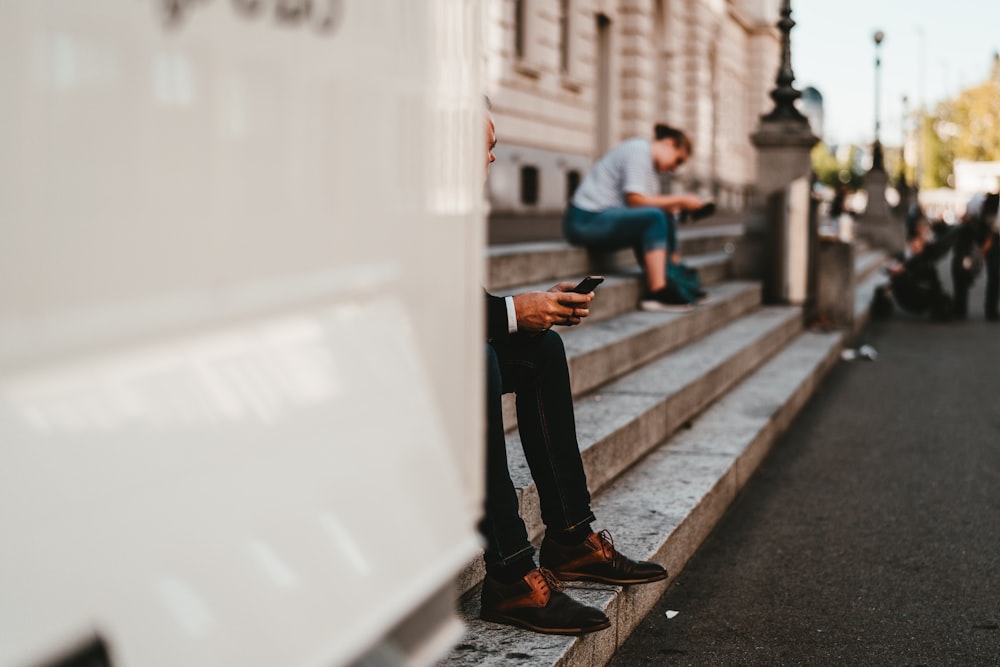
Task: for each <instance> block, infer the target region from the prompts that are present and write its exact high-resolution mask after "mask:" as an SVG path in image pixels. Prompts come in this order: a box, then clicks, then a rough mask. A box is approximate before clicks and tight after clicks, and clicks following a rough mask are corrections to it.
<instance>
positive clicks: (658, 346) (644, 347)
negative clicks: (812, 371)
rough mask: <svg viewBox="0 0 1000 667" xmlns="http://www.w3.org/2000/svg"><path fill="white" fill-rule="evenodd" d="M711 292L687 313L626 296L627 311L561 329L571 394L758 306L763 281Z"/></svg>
mask: <svg viewBox="0 0 1000 667" xmlns="http://www.w3.org/2000/svg"><path fill="white" fill-rule="evenodd" d="M599 289H600V290H601V299H605V298H608V296H609V295H608V294H606V293H605V290H604V285H601V287H600V288H599ZM710 291H711V300H710V301H708V302H707V303H705V304H702V305H700V306H698V307H697V308H695V309H694V310H693V311H691V312H688V313H645V312H641V311H637V310H635V302H634V301H628V302H626V303H631V306H630V307H629V309H628V312H626V313H624V314H619V315H617V316H615V317H613V318H609V319H604V320H602V321H597V322H589V321H588V322H586V323H584V324H581V325H579V326H577V327H570V328H562V329H560V331H559V333H560V335H561V336H562V338H563V344H564V345H565V346H566V356H567V359H568V362H569V372H570V386H571V388H572V391H573V396H574V397H579V396H582V395H583V394H585V393H586V392H588V391H590V390H592V389H594V388H595V387H598V386H600V385H602V384H604V383H606V382H609V381H611V380H613V379H615V378H617V377H619V376H621V375H624V374H625V373H628V372H629V371H631V370H633V369H635V368H638V367H639V366H641V365H642V364H644V363H646V362H647V361H649V360H651V359H654V358H656V357H658V356H660V355H662V354H665V353H666V352H669V351H671V350H674V349H677V348H679V347H681V346H683V345H686V344H687V343H689V342H691V341H693V340H695V339H697V338H698V337H700V336H703V335H705V334H707V333H709V332H710V331H713V330H715V329H717V328H718V327H720V326H722V325H723V324H725V323H727V322H730V321H731V320H733V319H734V318H737V317H740V316H741V315H743V314H745V313H747V312H750V311H751V310H753V309H754V308H757V307H758V306H759V305H760V299H761V290H760V284H759V283H753V282H743V281H733V282H725V283H718V284H716V285H714V286H712V289H711V290H710ZM612 298H622V299H625V298H630V297H626V296H619V297H612ZM595 301H596V299H595ZM503 401H504V403H503V405H504V424H505V427H506V428H507V430H511V429H513V428H514V427H515V426H516V425H517V417H516V415H515V411H514V397H513V395H510V394H505V395H504V398H503Z"/></svg>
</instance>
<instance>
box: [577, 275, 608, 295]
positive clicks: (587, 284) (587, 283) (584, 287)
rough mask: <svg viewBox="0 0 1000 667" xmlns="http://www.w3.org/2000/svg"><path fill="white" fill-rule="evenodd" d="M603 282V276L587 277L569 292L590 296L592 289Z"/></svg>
mask: <svg viewBox="0 0 1000 667" xmlns="http://www.w3.org/2000/svg"><path fill="white" fill-rule="evenodd" d="M603 282H604V276H587V277H586V278H584V279H583V280H581V281H580V283H579V284H578V285H577V286H576V287H574V288H573V289H572V290H570V291H571V292H576V293H577V294H590V293H591V292H593V291H594V288H595V287H597V286H598V285H600V284H601V283H603Z"/></svg>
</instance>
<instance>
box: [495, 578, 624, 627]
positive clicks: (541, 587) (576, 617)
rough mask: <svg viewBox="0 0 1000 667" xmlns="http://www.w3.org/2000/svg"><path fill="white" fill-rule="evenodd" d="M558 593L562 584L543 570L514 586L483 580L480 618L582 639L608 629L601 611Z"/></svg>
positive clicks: (607, 623) (605, 618) (607, 621)
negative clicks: (586, 635)
mask: <svg viewBox="0 0 1000 667" xmlns="http://www.w3.org/2000/svg"><path fill="white" fill-rule="evenodd" d="M561 591H562V584H560V583H559V580H558V579H556V578H555V577H554V576H552V573H551V572H549V571H548V570H546V569H545V568H537V569H534V570H532V571H531V572H529V573H528V574H527V576H525V577H524V579H521V580H520V581H517V582H515V583H513V584H503V583H500V582H499V581H496V580H495V579H490V578H489V577H486V580H485V581H483V595H482V612H481V613H480V617H481V618H482V619H483V620H484V621H492V622H494V623H505V624H507V625H518V626H520V627H522V628H527V629H529V630H534V631H535V632H544V633H546V634H552V635H584V634H587V633H588V632H595V631H597V630H603V629H604V628H607V627H609V626H610V625H611V621H610V620H608V617H607V616H605V615H604V612H603V611H601V610H600V609H597V608H595V607H588V606H586V605H583V604H580V603H579V602H577V601H576V600H574V599H573V598H571V597H570V596H568V595H566V594H565V593H563V592H561Z"/></svg>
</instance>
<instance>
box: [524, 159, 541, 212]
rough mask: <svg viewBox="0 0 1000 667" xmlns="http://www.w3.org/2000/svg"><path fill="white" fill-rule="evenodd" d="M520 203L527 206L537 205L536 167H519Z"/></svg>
mask: <svg viewBox="0 0 1000 667" xmlns="http://www.w3.org/2000/svg"><path fill="white" fill-rule="evenodd" d="M521 203H522V204H525V205H527V206H534V205H535V204H537V203H538V167H532V166H530V165H529V166H524V167H521Z"/></svg>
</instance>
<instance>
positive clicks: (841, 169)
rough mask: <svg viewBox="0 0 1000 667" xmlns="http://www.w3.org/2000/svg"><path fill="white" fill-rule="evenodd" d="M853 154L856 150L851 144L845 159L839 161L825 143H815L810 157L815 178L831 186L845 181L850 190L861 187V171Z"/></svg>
mask: <svg viewBox="0 0 1000 667" xmlns="http://www.w3.org/2000/svg"><path fill="white" fill-rule="evenodd" d="M855 154H856V151H855V149H854V147H853V146H852V147H851V150H850V154H849V155H848V158H847V160H845V161H840V160H838V159H837V156H836V155H834V154H833V153H832V152H831V151H830V149H829V148H828V147H827V145H826V144H825V143H823V142H820V143H818V144H816V146H814V147H813V149H812V153H811V156H810V157H811V159H812V169H813V171H814V172H815V173H816V178H817V180H819V182H820V183H822V184H823V185H828V186H830V187H831V188H836V187H837V186H838V185H839V184H840V183H846V184H847V187H848V188H850V189H852V190H856V189H857V188H859V187H861V184H862V182H863V173H862V171H861V170H860V169H859V168H858V166H857V160H856V159H855Z"/></svg>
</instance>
